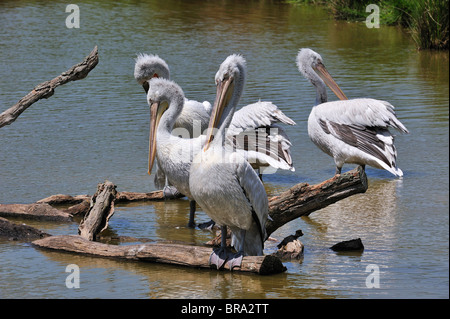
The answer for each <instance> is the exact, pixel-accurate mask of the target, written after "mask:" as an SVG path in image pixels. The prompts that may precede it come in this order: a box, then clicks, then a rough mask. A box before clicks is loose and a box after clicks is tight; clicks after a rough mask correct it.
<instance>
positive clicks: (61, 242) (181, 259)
mask: <svg viewBox="0 0 450 319" xmlns="http://www.w3.org/2000/svg"><path fill="white" fill-rule="evenodd" d="M33 245H35V246H37V247H40V248H46V249H52V250H58V251H65V252H72V253H79V254H86V255H91V256H96V257H109V258H119V259H127V260H139V261H148V262H158V263H167V264H173V265H182V266H188V267H194V268H210V265H209V256H210V255H211V252H212V251H211V247H204V246H192V245H183V244H173V243H164V242H158V243H146V244H138V245H123V246H117V245H107V244H102V243H98V242H93V241H89V240H86V239H84V238H82V237H81V236H76V235H61V236H51V237H46V238H44V239H39V240H36V241H34V242H33ZM285 270H286V268H285V267H284V266H283V264H282V263H281V261H280V260H279V259H278V258H277V257H274V256H271V255H268V256H246V257H244V258H243V260H242V264H241V267H238V268H234V269H233V271H241V272H251V273H257V274H260V275H269V274H276V273H281V272H283V271H285Z"/></svg>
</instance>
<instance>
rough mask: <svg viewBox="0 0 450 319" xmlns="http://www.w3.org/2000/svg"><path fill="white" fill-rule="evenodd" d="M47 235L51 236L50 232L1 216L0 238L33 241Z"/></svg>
mask: <svg viewBox="0 0 450 319" xmlns="http://www.w3.org/2000/svg"><path fill="white" fill-rule="evenodd" d="M47 236H50V234H47V233H45V232H43V231H41V230H39V229H36V228H34V227H31V226H28V225H25V224H16V223H13V222H11V221H9V220H7V219H5V218H2V217H0V238H6V239H8V240H27V241H28V240H29V241H31V240H35V239H39V238H44V237H47Z"/></svg>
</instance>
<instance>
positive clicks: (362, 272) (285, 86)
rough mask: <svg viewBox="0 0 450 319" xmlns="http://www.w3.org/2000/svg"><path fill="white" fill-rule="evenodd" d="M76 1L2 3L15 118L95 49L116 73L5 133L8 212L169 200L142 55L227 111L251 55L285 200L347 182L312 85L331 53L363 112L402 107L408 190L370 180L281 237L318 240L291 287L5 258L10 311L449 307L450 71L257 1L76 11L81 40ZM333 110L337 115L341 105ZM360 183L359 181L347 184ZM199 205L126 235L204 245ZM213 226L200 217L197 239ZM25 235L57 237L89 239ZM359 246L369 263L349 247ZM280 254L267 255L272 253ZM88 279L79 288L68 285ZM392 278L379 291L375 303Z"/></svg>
mask: <svg viewBox="0 0 450 319" xmlns="http://www.w3.org/2000/svg"><path fill="white" fill-rule="evenodd" d="M66 5H67V3H66V2H63V1H51V2H47V1H0V29H1V30H2V32H1V34H0V61H1V64H0V75H1V76H0V105H1V107H0V111H3V110H4V109H7V108H8V107H10V106H12V105H13V104H15V103H16V102H17V101H18V100H19V99H20V98H21V97H22V96H24V95H25V94H27V93H28V92H29V91H30V90H32V88H33V87H34V86H36V85H37V84H39V83H41V82H43V81H45V80H49V79H51V78H53V77H55V76H57V75H59V74H60V73H61V72H62V71H64V70H67V69H68V68H69V67H71V66H72V65H74V64H75V63H78V62H79V61H81V60H82V58H83V57H84V56H86V55H87V54H88V53H89V52H90V51H91V50H92V49H93V48H94V46H95V45H97V46H98V49H99V57H100V63H99V64H98V65H97V67H96V68H95V69H94V70H93V71H92V72H91V73H90V74H89V76H88V77H87V78H86V79H84V80H81V81H77V82H71V83H69V84H66V85H64V86H61V87H58V88H57V89H56V92H55V94H54V96H52V97H51V98H49V99H47V100H41V101H39V102H37V103H36V104H34V105H32V106H31V107H30V108H29V109H28V110H26V111H25V112H24V113H23V114H22V115H21V116H20V117H19V118H18V119H17V120H16V121H15V122H14V123H12V124H11V125H9V126H5V127H3V128H1V129H0V203H3V204H8V203H32V202H34V201H36V200H39V199H41V198H44V197H47V196H50V195H53V194H61V193H62V194H70V195H77V194H93V193H94V192H95V190H96V185H97V184H98V183H100V182H103V181H104V180H105V179H108V180H110V181H112V182H113V183H115V184H116V185H117V189H118V190H119V191H136V192H149V191H152V190H155V187H154V185H153V179H152V177H149V176H148V175H147V156H148V155H147V148H148V129H149V109H148V105H147V103H146V101H145V95H144V93H143V90H142V88H141V87H139V86H138V85H137V83H136V82H135V80H134V78H133V69H134V58H135V57H136V54H137V53H139V52H147V53H155V54H158V55H159V56H161V57H162V58H164V59H165V60H166V61H167V63H168V64H169V65H170V68H171V75H172V79H173V80H174V81H176V82H177V83H178V84H180V86H181V87H182V88H183V89H184V91H185V94H186V96H187V97H188V98H191V99H196V100H200V101H203V100H208V101H211V102H212V101H213V99H214V95H215V92H216V90H215V85H214V75H215V72H216V71H217V69H218V66H219V65H220V63H221V62H222V61H223V60H224V59H225V58H226V56H227V55H229V54H232V53H241V54H243V55H244V57H245V58H246V60H247V67H248V77H247V83H246V88H245V92H244V94H243V96H242V99H241V101H242V103H241V104H242V105H246V104H249V103H253V102H255V101H257V100H258V99H262V100H268V101H272V102H274V103H275V104H277V105H278V106H279V108H281V109H282V110H283V112H284V113H285V114H286V115H288V116H289V117H291V118H292V119H293V120H294V121H295V122H296V123H297V126H295V127H287V128H286V129H287V133H288V135H289V136H290V138H291V140H292V142H293V147H292V156H293V160H294V163H295V168H296V171H295V172H294V173H292V172H282V171H280V172H277V174H273V175H267V176H265V177H264V183H265V186H266V189H267V191H268V193H269V194H276V193H279V192H280V191H282V190H284V189H286V188H288V187H290V186H292V185H294V184H296V183H299V182H308V183H310V184H314V183H318V182H321V181H323V180H325V179H328V178H329V177H330V176H332V175H333V174H334V163H333V161H332V159H331V158H329V157H328V156H327V155H325V154H324V153H322V152H321V151H320V150H319V149H318V148H316V147H315V146H314V145H313V144H312V142H311V141H310V140H309V138H308V136H307V128H306V123H307V118H308V115H309V112H310V110H311V106H312V105H313V102H314V100H315V92H314V90H313V88H312V86H311V84H309V82H307V81H306V80H305V79H304V78H303V77H302V76H301V75H300V73H299V72H298V70H297V68H296V65H295V57H296V54H297V52H298V49H299V48H302V47H310V48H312V49H314V50H316V51H317V52H319V53H320V54H321V55H322V57H323V59H324V62H325V65H326V66H327V68H328V70H329V71H330V73H331V74H332V75H333V77H334V78H335V79H336V81H337V82H338V83H339V85H340V86H341V88H342V89H343V91H344V92H345V93H346V95H347V96H348V97H349V98H354V97H372V98H376V99H383V100H388V101H389V102H391V103H392V104H393V105H394V106H395V107H396V112H397V114H398V117H399V119H400V120H401V121H402V122H403V123H404V124H405V125H406V127H407V128H408V129H409V130H410V132H411V134H409V135H398V136H397V137H396V145H397V149H398V164H399V167H400V168H401V169H402V170H403V172H404V177H403V178H402V179H396V178H394V177H393V176H392V175H390V174H389V173H388V172H385V171H381V170H377V169H371V168H367V175H368V177H369V189H368V191H367V192H366V193H365V194H359V195H354V196H352V197H350V198H347V199H345V200H342V201H340V202H338V203H336V204H333V205H331V206H329V207H327V208H326V209H323V210H320V211H318V212H314V213H313V214H311V215H310V216H309V217H304V218H301V219H298V220H295V221H293V222H291V223H289V224H287V225H285V226H284V227H282V228H280V229H279V230H277V231H276V232H275V233H274V234H272V236H273V237H275V238H277V239H278V240H281V239H282V238H284V237H285V236H287V235H290V234H293V233H294V232H295V230H297V229H302V230H303V233H304V234H305V235H304V236H303V237H302V238H301V240H302V242H303V244H304V245H305V254H304V258H303V259H302V260H300V261H293V262H287V263H285V265H286V267H287V271H286V272H285V273H283V274H280V275H275V276H267V277H262V276H256V275H245V274H238V273H228V272H217V271H209V270H196V269H188V268H182V267H173V266H167V265H158V264H146V263H134V262H132V263H128V262H120V261H114V260H108V259H101V258H91V257H83V256H76V255H71V254H61V253H55V252H47V251H42V250H37V249H35V248H34V247H32V246H31V245H30V244H28V243H23V242H12V241H7V240H3V241H0V298H448V296H449V289H448V287H449V282H448V251H449V250H448V243H449V240H448V234H449V231H448V229H449V224H448V208H449V204H448V203H449V183H448V177H449V176H448V170H449V165H448V163H449V162H448V156H449V148H448V144H449V143H448V140H449V136H448V134H449V130H448V127H449V125H448V124H449V122H448V119H449V118H448V114H449V108H448V104H449V90H448V85H449V56H448V53H439V52H426V51H424V52H418V51H416V50H415V46H414V43H413V42H412V41H411V39H410V37H409V36H408V35H407V34H406V33H405V32H404V31H402V30H401V29H398V28H394V27H384V26H382V27H381V28H379V29H368V28H366V26H365V25H364V24H356V23H347V22H337V21H334V20H332V19H331V18H330V16H329V15H328V14H327V12H326V11H324V10H323V9H322V8H320V7H311V6H291V5H286V4H283V3H280V2H276V1H272V2H265V1H253V2H245V3H241V2H240V1H222V2H216V1H189V2H187V1H184V2H183V1H173V0H166V1H164V2H161V1H102V2H96V1H78V2H77V5H78V6H79V8H80V28H78V29H76V28H72V29H69V28H67V27H66V24H65V21H66V17H67V16H68V15H69V13H66V12H65V9H66ZM329 97H330V99H336V98H335V97H334V95H332V93H331V92H329ZM351 168H353V166H351V165H348V166H344V170H346V169H351ZM188 210H189V205H188V203H187V201H186V200H179V201H170V202H166V203H164V202H161V203H155V204H146V205H144V204H139V205H126V206H118V207H116V212H115V214H114V216H113V217H112V219H111V221H110V226H109V227H110V231H111V232H112V233H114V234H117V235H123V236H134V237H145V238H151V239H171V240H182V241H187V242H193V243H203V242H205V241H207V240H209V239H211V238H212V237H213V234H212V233H210V232H208V231H202V230H191V229H188V228H187V227H186V225H187V222H188ZM207 220H208V217H207V216H206V215H205V214H204V213H203V212H199V213H198V221H199V222H201V221H207ZM21 222H26V223H27V224H30V225H32V226H34V227H37V228H39V229H42V230H44V231H46V232H49V233H51V234H54V235H57V234H76V232H77V226H78V225H77V224H76V223H69V224H60V223H38V222H30V221H21ZM358 237H359V238H361V239H362V242H363V244H364V246H365V250H364V252H363V253H358V254H337V253H335V252H333V251H331V250H330V249H329V247H330V246H332V245H333V244H335V243H337V242H339V241H342V240H348V239H352V238H358ZM275 247H276V242H271V241H268V242H266V249H265V251H266V253H271V252H273V251H274V250H275V249H276V248H275ZM69 264H77V265H78V266H79V267H80V288H73V289H69V288H67V287H66V285H65V280H66V277H67V276H68V273H66V272H65V269H66V266H67V265H69ZM373 264H375V265H377V266H378V267H379V270H380V286H379V288H367V287H366V278H367V276H368V274H369V273H368V272H366V267H367V266H369V265H373Z"/></svg>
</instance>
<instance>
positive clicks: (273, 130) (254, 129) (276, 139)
mask: <svg viewBox="0 0 450 319" xmlns="http://www.w3.org/2000/svg"><path fill="white" fill-rule="evenodd" d="M168 76H169V72H168V66H167V64H166V63H165V62H164V60H162V59H161V58H159V57H157V56H149V55H140V56H138V58H137V61H136V65H135V78H136V79H137V81H138V82H139V83H142V84H143V87H144V89H145V90H146V92H150V90H149V88H150V82H153V81H154V80H155V78H166V77H168ZM155 83H159V84H158V86H162V85H165V86H169V84H168V83H170V82H158V81H156V82H155ZM161 83H165V84H161ZM174 84H175V83H172V84H171V85H172V86H173V85H174ZM156 85H157V84H154V86H156ZM176 86H177V87H178V85H176ZM155 90H156V89H155ZM153 93H155V92H153ZM172 94H173V96H165V98H166V100H164V101H163V102H166V104H167V103H168V102H169V99H168V98H169V97H170V98H171V101H172V100H174V101H175V100H176V101H178V102H180V101H181V102H180V103H181V106H180V105H177V108H179V112H178V111H177V112H172V113H171V116H173V118H170V121H169V119H168V120H167V123H166V124H165V125H162V126H163V127H164V129H167V130H169V131H168V132H169V133H170V132H173V129H174V127H175V125H176V123H177V119H178V118H179V117H180V114H182V113H183V110H184V108H185V107H186V105H187V104H188V103H187V101H190V100H187V99H186V98H185V97H184V94H183V92H182V90H181V88H179V87H178V88H177V89H176V90H175V89H173V90H172ZM178 95H182V97H179V96H178ZM147 98H149V96H147ZM194 102H195V101H194ZM173 103H175V102H173ZM195 103H197V107H198V105H199V104H201V103H199V102H195ZM168 104H169V105H170V103H168ZM190 104H191V105H194V103H190ZM161 114H162V113H161ZM188 114H189V113H188ZM187 116H188V115H186V117H187ZM191 116H192V115H191ZM195 116H198V114H196V115H193V116H192V121H194V120H195ZM151 118H152V120H155V119H156V118H155V116H154V115H152V117H151ZM208 118H209V114H208ZM276 122H283V123H286V124H290V125H295V122H294V121H292V120H291V119H290V118H289V117H287V116H286V115H284V114H283V112H282V111H281V110H279V109H278V107H277V106H276V105H274V104H273V103H271V102H257V103H253V104H250V105H247V106H245V107H243V108H242V109H240V110H239V111H237V112H236V113H235V115H234V117H233V120H232V123H231V125H230V130H229V133H228V134H227V144H229V145H230V146H232V147H233V148H235V149H236V151H237V152H239V153H240V154H241V155H243V156H245V158H246V159H247V160H248V161H249V162H250V163H252V165H254V167H255V168H261V167H267V166H270V167H271V168H274V169H278V168H281V169H288V170H291V171H294V170H295V169H294V166H293V163H292V159H291V155H290V147H291V143H290V141H289V138H288V137H287V135H286V133H285V132H284V130H283V129H282V128H280V127H278V126H276V125H275V124H274V123H276ZM184 123H187V122H186V121H184ZM155 125H156V126H155ZM157 126H158V123H156V122H152V123H151V127H150V129H151V130H154V132H153V135H151V138H152V136H153V139H154V140H153V141H152V140H150V145H151V146H150V151H151V148H152V147H154V148H155V150H154V153H153V156H156V158H157V162H158V170H157V173H156V176H155V185H156V186H157V187H162V185H165V186H164V191H165V194H166V190H167V189H169V191H170V192H172V193H173V189H175V190H178V191H179V192H180V193H182V194H183V195H185V196H187V197H188V198H189V200H190V215H189V216H190V217H189V224H188V226H189V227H195V223H194V215H195V209H196V204H195V201H194V200H192V197H191V196H190V192H189V190H188V188H189V180H188V173H187V172H188V169H187V168H186V167H189V165H190V163H191V161H192V155H193V152H196V151H198V150H199V149H200V148H199V147H198V145H199V144H198V143H200V142H190V141H189V140H188V139H186V138H179V137H176V136H172V137H170V134H169V135H167V134H166V133H167V131H165V132H164V133H162V137H159V135H160V133H159V132H160V130H159V129H158V130H157ZM191 129H192V125H191ZM172 135H173V134H172ZM177 138H178V139H177ZM175 141H176V145H177V147H175V148H173V147H174V146H173V145H171V144H168V143H169V142H171V143H175ZM155 143H156V144H161V148H160V151H158V152H157V151H156V146H155V145H156V144H155ZM192 143H193V144H192ZM152 145H153V146H152ZM194 145H195V147H194ZM183 147H185V148H186V149H190V150H192V152H191V153H190V154H188V156H186V153H184V156H180V155H178V154H182V153H183V152H182V150H183ZM174 150H178V151H174ZM166 162H167V163H166ZM152 166H153V160H152V161H151V163H150V160H149V172H151V168H152ZM209 225H210V223H205V224H202V225H199V226H200V227H208V226H209Z"/></svg>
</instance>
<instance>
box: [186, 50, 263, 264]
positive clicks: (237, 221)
mask: <svg viewBox="0 0 450 319" xmlns="http://www.w3.org/2000/svg"><path fill="white" fill-rule="evenodd" d="M215 79H216V84H217V95H216V99H215V102H214V107H213V113H212V117H211V120H210V124H209V127H210V131H209V135H208V139H207V144H206V145H205V147H204V149H203V151H201V152H199V153H198V154H197V155H196V156H195V158H194V161H193V163H192V165H191V172H190V177H189V184H190V190H191V194H192V195H193V196H194V198H195V200H196V201H197V202H198V203H199V204H200V206H201V207H202V208H203V210H204V211H205V212H206V213H207V214H208V215H209V217H211V218H212V219H213V220H214V221H215V222H216V223H217V224H218V225H220V226H221V231H222V242H221V247H220V248H219V249H215V250H214V251H213V253H212V254H211V257H210V263H211V264H212V265H216V267H217V269H220V268H221V267H222V265H223V264H224V263H225V262H228V264H229V267H230V269H232V268H233V267H234V266H239V265H240V263H241V261H242V256H244V255H262V254H263V249H264V241H265V239H266V236H267V234H266V229H265V224H266V221H267V218H268V200H267V194H266V192H265V189H264V186H263V184H262V182H261V180H260V179H259V177H258V175H257V174H256V172H255V171H254V170H253V169H252V166H251V165H250V164H249V163H248V162H247V161H246V160H245V158H244V157H243V156H241V155H240V154H239V153H237V152H233V150H232V149H231V148H230V147H228V146H227V143H226V140H227V138H226V132H225V131H226V129H227V128H228V127H229V126H230V123H231V121H232V119H233V113H234V110H235V108H236V105H237V103H238V101H239V98H240V96H241V94H242V91H243V87H244V82H245V60H244V58H243V57H242V56H240V55H231V56H229V57H227V58H226V60H225V61H224V62H223V63H222V65H221V66H220V69H219V71H218V72H217V74H216V77H215ZM217 127H218V130H217V132H214V130H213V128H217ZM213 134H214V135H213ZM227 227H230V229H231V232H232V242H231V243H232V245H233V246H234V247H235V249H236V250H237V251H238V253H237V254H232V253H231V252H229V251H227V249H226V230H227Z"/></svg>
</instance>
